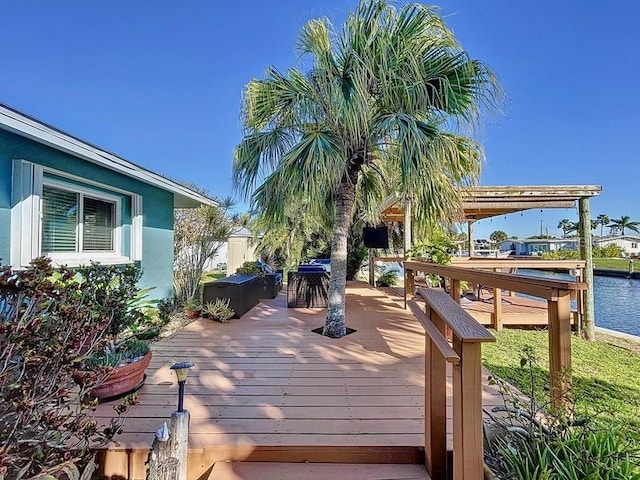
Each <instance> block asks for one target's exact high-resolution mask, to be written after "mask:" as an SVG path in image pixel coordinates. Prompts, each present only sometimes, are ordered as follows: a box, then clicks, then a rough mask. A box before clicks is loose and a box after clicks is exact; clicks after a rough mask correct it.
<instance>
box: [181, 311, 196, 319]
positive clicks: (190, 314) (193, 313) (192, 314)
mask: <svg viewBox="0 0 640 480" xmlns="http://www.w3.org/2000/svg"><path fill="white" fill-rule="evenodd" d="M184 314H185V315H186V316H187V318H190V319H192V320H193V319H194V318H198V317H200V310H185V312H184Z"/></svg>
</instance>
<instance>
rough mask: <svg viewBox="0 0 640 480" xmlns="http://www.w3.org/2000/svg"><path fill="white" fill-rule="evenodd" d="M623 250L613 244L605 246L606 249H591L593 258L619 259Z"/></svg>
mask: <svg viewBox="0 0 640 480" xmlns="http://www.w3.org/2000/svg"><path fill="white" fill-rule="evenodd" d="M623 252H624V249H623V248H622V247H619V246H618V245H615V244H610V245H607V246H606V247H595V248H594V249H593V256H594V257H596V258H620V257H621V256H622V253H623Z"/></svg>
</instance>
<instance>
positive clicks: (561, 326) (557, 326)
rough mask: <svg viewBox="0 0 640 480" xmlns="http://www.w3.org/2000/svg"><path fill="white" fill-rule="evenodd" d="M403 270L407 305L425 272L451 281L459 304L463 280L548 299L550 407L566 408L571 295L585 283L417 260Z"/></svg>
mask: <svg viewBox="0 0 640 480" xmlns="http://www.w3.org/2000/svg"><path fill="white" fill-rule="evenodd" d="M404 271H405V288H404V294H405V305H406V304H407V297H408V296H409V297H410V296H412V295H413V294H414V292H415V280H414V273H415V272H424V273H426V274H433V275H438V276H441V277H445V278H447V279H449V284H450V295H451V298H452V299H453V300H454V301H455V302H456V303H460V282H461V281H463V280H464V281H468V282H470V283H474V284H478V285H486V286H489V287H493V288H494V289H495V291H496V292H500V291H501V290H509V291H512V292H520V293H525V294H528V295H532V296H534V297H540V298H544V299H546V300H547V304H548V325H549V377H550V387H551V405H552V407H553V408H560V407H563V406H565V405H566V403H567V392H568V391H569V389H570V388H571V376H570V372H571V294H572V292H574V293H579V294H581V293H582V292H583V291H584V290H585V289H586V288H587V286H586V284H585V283H582V282H569V281H559V280H548V279H544V278H539V277H526V276H522V275H513V274H510V273H498V272H491V271H486V270H476V269H471V268H464V267H460V266H445V265H437V264H434V263H427V262H414V261H406V262H404ZM494 304H495V305H497V306H496V307H494V308H498V309H501V307H502V301H501V296H500V294H499V293H498V295H496V296H495V298H494ZM498 313H499V312H498ZM496 316H497V315H496ZM498 318H499V317H498Z"/></svg>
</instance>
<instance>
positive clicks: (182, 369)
mask: <svg viewBox="0 0 640 480" xmlns="http://www.w3.org/2000/svg"><path fill="white" fill-rule="evenodd" d="M193 365H194V364H193V363H192V362H180V363H174V364H173V365H171V367H170V368H171V370H173V371H175V372H176V377H178V411H179V412H183V411H184V384H185V382H186V381H187V375H189V369H190V368H191V367H193Z"/></svg>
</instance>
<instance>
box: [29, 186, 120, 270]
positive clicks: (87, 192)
mask: <svg viewBox="0 0 640 480" xmlns="http://www.w3.org/2000/svg"><path fill="white" fill-rule="evenodd" d="M42 186H43V187H44V186H47V187H53V188H57V189H59V190H64V191H66V192H70V193H75V194H78V223H77V225H76V242H77V249H78V251H77V252H44V251H43V252H42V254H44V255H46V256H48V257H50V258H51V260H53V261H54V262H56V263H61V262H65V261H71V262H74V263H75V262H76V261H81V260H83V259H85V258H86V257H91V258H90V259H91V260H95V257H100V258H102V257H106V258H108V257H121V258H122V257H123V256H122V218H121V217H122V214H121V212H122V199H121V197H118V196H116V195H110V194H108V193H105V192H101V191H98V190H93V189H91V188H86V187H84V186H82V185H76V184H74V183H67V182H65V181H63V180H58V179H55V178H48V177H44V178H43V179H42ZM85 198H93V199H95V200H101V201H103V202H108V203H111V204H113V206H114V207H113V208H114V211H113V213H114V218H113V231H112V239H111V240H112V244H113V249H112V250H89V251H83V244H84V199H85ZM42 201H44V198H43V199H42ZM40 225H41V226H42V222H40ZM41 235H42V233H41ZM40 249H41V250H42V247H41V248H40ZM96 261H97V260H96Z"/></svg>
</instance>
